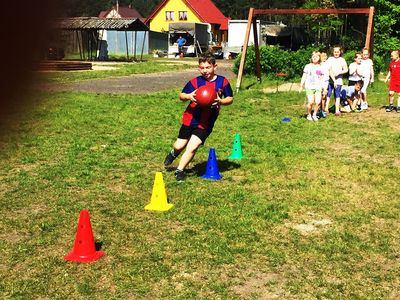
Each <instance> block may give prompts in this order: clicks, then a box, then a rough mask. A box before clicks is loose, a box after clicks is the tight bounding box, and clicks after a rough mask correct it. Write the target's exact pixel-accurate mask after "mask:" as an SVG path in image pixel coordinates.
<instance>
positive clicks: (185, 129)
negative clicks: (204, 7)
mask: <svg viewBox="0 0 400 300" xmlns="http://www.w3.org/2000/svg"><path fill="white" fill-rule="evenodd" d="M216 68H217V64H216V62H215V57H214V55H212V54H211V53H210V52H205V53H204V54H203V55H202V56H201V57H200V58H199V71H200V74H201V75H200V76H198V77H195V78H193V79H192V80H190V81H188V82H187V83H186V85H185V87H184V88H183V90H182V92H181V93H180V94H179V99H180V100H181V101H190V103H189V104H188V106H187V108H186V110H185V112H184V113H183V116H182V126H181V128H180V130H179V134H178V138H177V139H176V141H175V143H174V145H173V148H172V150H171V151H170V152H169V153H168V154H167V156H166V157H165V160H164V165H165V166H169V165H170V164H172V162H173V161H174V159H175V158H177V157H178V155H179V154H180V153H181V152H182V151H183V149H185V148H186V150H185V152H184V153H183V155H182V157H181V160H180V161H179V164H178V167H177V169H176V171H175V174H174V175H175V178H176V180H177V181H183V180H184V179H185V172H184V170H185V168H186V166H187V165H188V164H189V163H190V162H191V161H192V159H193V157H194V155H195V154H196V151H197V149H198V148H199V147H200V146H201V145H202V144H204V142H205V141H206V139H207V137H208V136H209V135H210V134H211V132H212V130H213V127H214V123H215V121H216V120H217V118H218V115H219V111H220V107H221V106H222V105H230V104H232V102H233V92H232V88H231V86H230V84H229V81H228V79H226V78H225V77H224V76H221V75H217V74H216V73H215V72H216ZM203 85H210V86H212V87H213V88H214V89H215V91H216V92H217V99H215V101H214V103H213V104H212V106H211V107H202V106H199V105H198V104H197V102H196V90H197V89H198V88H199V87H200V86H203Z"/></svg>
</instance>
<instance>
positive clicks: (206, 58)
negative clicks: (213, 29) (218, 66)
mask: <svg viewBox="0 0 400 300" xmlns="http://www.w3.org/2000/svg"><path fill="white" fill-rule="evenodd" d="M205 62H208V63H209V64H210V65H215V56H214V54H213V53H212V52H211V51H206V52H204V53H203V54H202V55H201V56H200V57H199V64H201V63H205Z"/></svg>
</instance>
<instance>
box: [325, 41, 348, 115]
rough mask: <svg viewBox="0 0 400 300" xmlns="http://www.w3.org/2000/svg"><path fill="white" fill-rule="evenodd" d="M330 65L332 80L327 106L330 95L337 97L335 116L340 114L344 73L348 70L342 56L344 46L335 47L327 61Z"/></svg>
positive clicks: (327, 101)
mask: <svg viewBox="0 0 400 300" xmlns="http://www.w3.org/2000/svg"><path fill="white" fill-rule="evenodd" d="M326 63H327V64H328V67H329V73H330V78H331V80H330V81H329V86H328V94H327V97H326V106H327V107H329V101H330V96H331V95H332V92H333V95H334V97H335V116H340V91H341V89H342V85H343V74H346V73H347V72H348V68H347V63H346V61H345V60H344V58H343V57H342V48H341V47H339V46H336V47H334V48H333V56H331V57H329V58H328V60H327V61H326Z"/></svg>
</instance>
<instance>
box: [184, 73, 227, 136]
mask: <svg viewBox="0 0 400 300" xmlns="http://www.w3.org/2000/svg"><path fill="white" fill-rule="evenodd" d="M203 85H210V86H212V87H213V88H214V90H215V91H216V92H217V93H219V95H220V97H221V98H223V97H232V96H233V92H232V88H231V85H230V84H229V81H228V79H226V78H225V77H224V76H221V75H217V77H216V79H215V80H212V81H207V80H206V79H205V78H204V77H203V76H198V77H196V78H193V79H192V80H190V81H189V82H188V83H186V85H185V87H184V88H183V90H182V93H186V94H190V93H192V92H193V91H194V90H196V89H198V88H199V87H201V86H203ZM219 110H220V107H219V105H217V106H213V107H201V106H199V105H197V104H196V103H195V102H190V104H189V105H188V106H187V108H186V110H185V112H184V113H183V116H182V124H183V125H186V126H190V127H194V128H201V129H205V130H207V131H208V132H211V131H212V129H213V127H214V123H215V121H216V120H217V118H218V114H219Z"/></svg>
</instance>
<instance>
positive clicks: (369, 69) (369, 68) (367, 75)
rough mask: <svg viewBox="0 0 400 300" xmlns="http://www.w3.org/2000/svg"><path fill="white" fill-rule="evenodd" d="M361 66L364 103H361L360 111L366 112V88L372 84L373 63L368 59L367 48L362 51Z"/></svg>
mask: <svg viewBox="0 0 400 300" xmlns="http://www.w3.org/2000/svg"><path fill="white" fill-rule="evenodd" d="M361 66H362V69H363V71H362V72H363V78H362V80H363V81H364V85H363V88H362V90H361V92H362V93H363V95H364V99H363V100H364V101H363V103H361V109H363V110H366V109H368V101H367V87H368V85H369V84H370V83H373V82H374V76H375V75H374V63H373V61H372V59H370V58H369V50H368V48H364V49H363V50H362V60H361Z"/></svg>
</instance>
